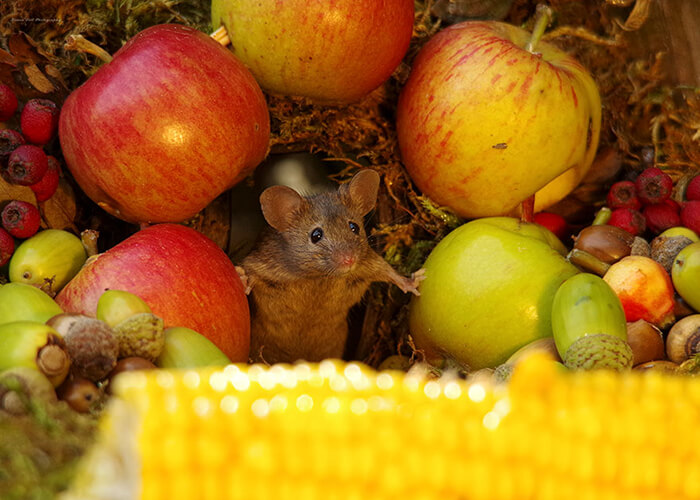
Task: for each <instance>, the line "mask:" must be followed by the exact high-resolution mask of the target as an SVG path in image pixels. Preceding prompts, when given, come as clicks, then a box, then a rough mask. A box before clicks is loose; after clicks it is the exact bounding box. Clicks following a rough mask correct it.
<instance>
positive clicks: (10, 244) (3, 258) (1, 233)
mask: <svg viewBox="0 0 700 500" xmlns="http://www.w3.org/2000/svg"><path fill="white" fill-rule="evenodd" d="M14 252H15V240H14V238H13V237H12V235H11V234H10V233H8V232H7V231H5V230H4V229H3V228H1V227H0V266H4V265H5V264H7V263H8V262H9V261H10V257H12V254H13V253H14Z"/></svg>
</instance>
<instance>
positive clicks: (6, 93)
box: [0, 83, 19, 122]
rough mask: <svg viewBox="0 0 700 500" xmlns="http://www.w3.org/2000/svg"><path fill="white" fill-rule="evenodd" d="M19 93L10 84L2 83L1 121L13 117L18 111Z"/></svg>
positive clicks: (0, 94)
mask: <svg viewBox="0 0 700 500" xmlns="http://www.w3.org/2000/svg"><path fill="white" fill-rule="evenodd" d="M18 104H19V103H18V102H17V95H16V94H15V91H14V90H12V89H11V88H10V86H9V85H5V84H4V83H0V122H5V121H7V120H9V119H10V118H12V115H14V114H15V111H17V105H18Z"/></svg>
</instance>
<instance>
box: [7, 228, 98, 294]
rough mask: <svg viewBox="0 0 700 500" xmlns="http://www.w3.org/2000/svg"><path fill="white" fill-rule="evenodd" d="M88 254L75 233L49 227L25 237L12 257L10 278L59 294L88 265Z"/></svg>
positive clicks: (16, 281)
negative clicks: (86, 262)
mask: <svg viewBox="0 0 700 500" xmlns="http://www.w3.org/2000/svg"><path fill="white" fill-rule="evenodd" d="M86 259H87V253H86V252H85V248H84V247H83V244H82V243H81V241H80V238H78V237H77V236H76V235H74V234H73V233H70V232H68V231H64V230H61V229H45V230H43V231H40V232H38V233H36V234H35V235H34V236H32V237H31V238H29V239H26V240H24V241H23V242H22V243H21V244H20V245H19V246H18V247H17V249H16V250H15V253H14V254H13V255H12V258H11V259H10V281H11V282H14V283H26V284H28V285H35V286H38V287H40V288H41V289H42V290H45V291H46V292H47V293H48V294H49V295H51V296H54V295H56V294H57V293H58V292H59V291H60V290H61V289H62V288H63V287H64V286H65V285H66V283H68V282H69V281H70V280H71V279H73V277H74V276H75V275H76V274H77V273H78V271H79V270H80V268H81V267H82V266H83V264H85V260H86Z"/></svg>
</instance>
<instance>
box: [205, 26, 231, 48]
mask: <svg viewBox="0 0 700 500" xmlns="http://www.w3.org/2000/svg"><path fill="white" fill-rule="evenodd" d="M209 36H210V37H212V38H213V39H214V40H216V41H217V42H219V43H220V44H221V45H223V46H224V47H226V46H227V45H229V44H230V43H231V39H230V38H229V36H228V31H226V26H223V25H221V26H219V27H218V28H217V29H216V31H214V33H212V34H210V35H209Z"/></svg>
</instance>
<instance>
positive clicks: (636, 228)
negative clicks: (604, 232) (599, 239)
mask: <svg viewBox="0 0 700 500" xmlns="http://www.w3.org/2000/svg"><path fill="white" fill-rule="evenodd" d="M608 224H609V225H611V226H615V227H619V228H620V229H624V230H625V231H627V232H628V233H630V234H631V235H633V236H639V235H641V234H642V233H643V232H644V231H645V230H646V221H645V220H644V216H643V215H642V214H641V212H639V210H633V209H631V208H618V209H616V210H613V211H612V213H611V214H610V220H609V221H608Z"/></svg>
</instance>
